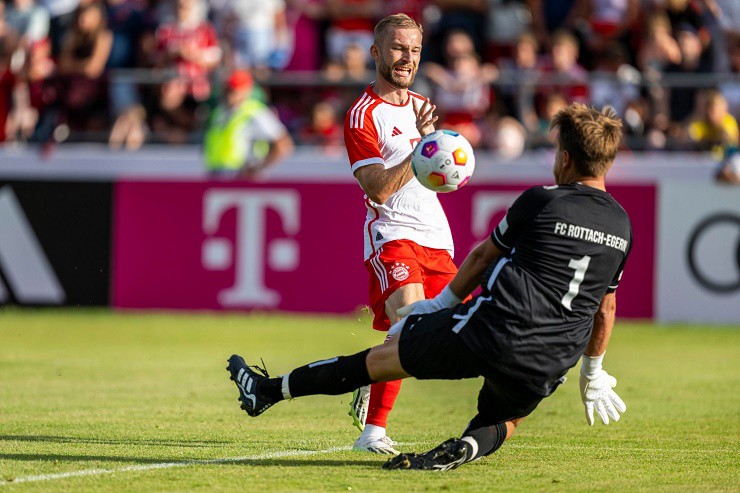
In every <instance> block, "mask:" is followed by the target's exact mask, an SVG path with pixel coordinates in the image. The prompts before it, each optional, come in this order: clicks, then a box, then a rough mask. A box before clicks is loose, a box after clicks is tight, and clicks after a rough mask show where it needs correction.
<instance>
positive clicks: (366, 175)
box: [345, 96, 437, 204]
mask: <svg viewBox="0 0 740 493" xmlns="http://www.w3.org/2000/svg"><path fill="white" fill-rule="evenodd" d="M410 97H412V98H413V96H410ZM412 105H413V107H414V113H415V114H416V128H417V130H418V131H419V133H420V134H421V136H422V137H423V136H425V135H428V134H430V133H432V132H434V123H435V122H436V121H437V117H436V116H434V110H435V109H436V108H437V107H436V106H435V105H433V104H432V103H431V101H429V99H428V98H427V99H426V100H425V101H424V102H423V103H422V104H421V106H419V104H417V102H416V99H415V98H414V99H413V100H412ZM347 133H348V129H347V126H346V124H345V140H348V137H347ZM352 137H354V136H352V135H350V137H349V138H350V139H351V138H352ZM374 138H375V139H376V140H377V134H374ZM367 140H369V139H366V145H367V144H369V142H367ZM373 144H375V145H376V148H375V149H372V150H371V151H370V152H369V153H368V155H373V154H374V153H377V142H373ZM348 151H349V148H348ZM366 152H367V151H366ZM351 157H352V156H351ZM354 175H355V178H357V181H358V182H359V183H360V186H361V187H362V190H363V191H364V192H365V195H367V197H368V198H369V199H370V200H372V201H373V202H375V203H376V204H384V203H385V201H386V200H388V199H389V198H390V196H391V195H393V194H394V193H396V192H397V191H399V190H400V189H401V188H402V187H403V186H404V185H406V184H407V183H408V182H409V181H411V180H412V179H413V178H414V172H413V171H412V170H411V153H409V155H408V156H407V157H406V159H404V160H403V161H401V162H400V163H399V164H397V165H396V166H393V167H392V168H387V169H386V168H385V167H384V166H383V165H382V164H370V165H366V166H362V167H360V168H357V169H356V170H355V171H354Z"/></svg>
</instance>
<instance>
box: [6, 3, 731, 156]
mask: <svg viewBox="0 0 740 493" xmlns="http://www.w3.org/2000/svg"><path fill="white" fill-rule="evenodd" d="M396 12H405V13H407V14H408V15H410V16H412V17H413V18H414V19H416V20H417V21H418V22H420V23H421V24H422V25H423V27H424V41H425V47H424V51H423V54H422V59H423V62H422V64H421V66H420V69H419V74H418V76H417V81H416V83H415V86H414V89H415V90H417V91H418V92H421V93H422V94H425V95H429V96H430V97H431V98H432V100H433V102H434V103H435V104H436V105H437V107H438V113H439V116H440V120H441V126H444V127H446V128H452V129H456V130H458V131H459V132H460V133H462V134H464V135H465V136H466V137H467V138H468V139H469V140H470V142H471V143H472V144H473V145H474V146H475V147H477V148H487V149H490V150H492V151H494V152H497V153H499V154H500V155H502V156H504V157H515V156H517V155H519V154H520V153H521V152H522V150H523V149H525V148H533V147H537V146H540V145H546V144H547V142H548V141H547V139H548V136H547V124H548V121H549V119H550V117H551V116H552V115H553V114H554V113H555V112H557V110H558V109H559V108H561V107H563V106H564V105H566V104H568V103H569V102H571V101H583V102H589V103H591V104H594V105H596V106H601V105H605V104H610V105H612V106H614V107H615V108H616V110H617V111H618V112H619V114H620V115H621V116H622V118H623V120H624V123H625V130H626V138H625V146H626V147H629V148H632V149H670V150H709V151H712V152H714V153H716V154H717V155H718V156H719V155H721V154H722V153H724V152H726V151H727V150H728V149H734V148H736V147H737V145H738V138H739V136H738V125H737V121H736V117H737V116H738V115H739V114H740V76H739V75H738V74H740V1H738V0H559V1H546V0H386V1H382V0H105V1H103V0H4V1H2V2H0V141H7V142H34V143H38V144H40V145H41V146H42V148H43V147H44V146H52V147H53V146H54V145H56V144H57V143H59V142H63V141H104V142H108V143H109V145H110V146H112V147H114V148H126V149H137V148H138V147H140V146H141V145H142V144H144V143H171V144H178V143H202V142H203V139H204V135H205V134H207V129H208V128H209V124H210V123H209V120H210V119H212V118H213V115H214V112H216V111H215V109H216V108H218V107H219V105H220V104H222V102H223V101H225V100H226V99H227V98H228V97H229V93H230V91H231V92H233V91H234V90H235V85H236V86H239V87H237V89H239V91H240V94H241V96H240V97H241V99H242V100H243V99H245V98H246V99H250V100H255V101H259V102H261V103H262V104H263V105H264V106H265V107H269V108H270V109H271V111H272V112H273V113H274V115H276V116H277V118H276V119H275V121H271V120H270V118H268V117H266V115H262V116H261V120H263V121H264V122H267V123H265V125H268V127H270V129H269V131H268V132H266V134H267V135H271V136H273V138H272V140H280V139H283V137H284V136H285V135H283V134H286V135H288V136H289V137H290V140H291V141H294V142H297V143H299V144H311V145H316V146H321V147H322V148H323V149H325V150H326V152H330V153H331V152H341V144H342V120H343V117H344V113H345V111H346V109H347V108H348V107H349V105H350V104H351V102H352V101H353V100H354V99H355V98H356V97H357V96H358V95H359V94H360V91H361V90H362V88H364V86H365V85H366V84H367V83H368V82H369V81H370V80H372V78H373V77H374V74H373V72H372V59H371V58H370V56H369V46H370V45H371V44H372V41H373V34H372V30H373V27H374V25H375V22H376V21H377V20H378V19H379V18H380V17H383V16H385V15H387V14H390V13H396ZM234 74H237V76H236V77H235V76H234ZM240 81H241V82H240ZM255 111H256V110H255ZM216 113H217V112H216ZM245 118H246V117H245ZM259 125H260V124H259V123H257V124H255V131H256V130H257V127H259ZM257 133H259V132H257ZM259 140H260V139H259V138H255V143H257V144H258V143H259ZM283 140H284V139H283Z"/></svg>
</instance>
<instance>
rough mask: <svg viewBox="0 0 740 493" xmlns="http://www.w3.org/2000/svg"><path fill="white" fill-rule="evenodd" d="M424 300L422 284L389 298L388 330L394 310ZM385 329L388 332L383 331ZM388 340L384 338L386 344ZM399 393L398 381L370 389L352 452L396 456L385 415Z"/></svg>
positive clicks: (407, 286) (394, 317) (404, 288)
mask: <svg viewBox="0 0 740 493" xmlns="http://www.w3.org/2000/svg"><path fill="white" fill-rule="evenodd" d="M422 299H424V286H423V284H421V283H411V284H404V285H402V286H400V287H398V289H396V290H395V291H393V293H392V294H391V295H390V296H388V299H387V300H386V302H385V313H386V317H387V319H388V320H389V327H390V326H391V325H393V324H395V323H396V322H397V321H398V316H397V315H396V310H398V309H399V308H401V307H403V306H406V305H408V304H411V303H414V302H416V301H419V300H422ZM386 330H387V329H386ZM388 340H389V337H388V336H386V339H385V342H388ZM400 391H401V380H392V381H388V382H383V381H379V382H377V383H374V384H372V385H371V386H370V397H369V400H368V410H367V419H366V423H365V428H364V430H363V431H362V434H361V435H360V437H359V438H358V439H357V441H356V442H355V447H354V448H355V450H381V451H383V452H384V453H391V454H396V453H398V452H397V450H396V449H395V448H393V445H394V443H393V441H392V440H390V439H389V438H387V435H386V426H387V423H388V415H389V414H390V412H391V409H393V406H394V405H395V403H396V399H397V398H398V394H399V392H400Z"/></svg>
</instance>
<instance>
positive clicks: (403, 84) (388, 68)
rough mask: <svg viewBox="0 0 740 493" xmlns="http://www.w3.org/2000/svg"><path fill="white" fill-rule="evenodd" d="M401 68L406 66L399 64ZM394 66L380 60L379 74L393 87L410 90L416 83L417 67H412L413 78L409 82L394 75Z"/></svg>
mask: <svg viewBox="0 0 740 493" xmlns="http://www.w3.org/2000/svg"><path fill="white" fill-rule="evenodd" d="M397 65H398V66H399V67H402V66H404V64H401V63H399V64H397ZM393 68H394V66H393V65H389V64H387V63H385V61H384V60H382V59H381V60H378V73H379V74H380V76H381V77H383V78H384V79H385V81H386V82H388V83H389V84H390V85H392V86H393V87H397V88H399V89H408V88H409V87H411V85H412V84H413V83H414V78H415V77H416V70H417V67H414V66H413V65H412V66H411V76H410V77H409V78H408V81H407V80H403V79H401V78H399V77H397V76H396V74H395V73H393Z"/></svg>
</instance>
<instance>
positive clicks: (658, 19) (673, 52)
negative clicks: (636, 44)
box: [637, 12, 681, 73]
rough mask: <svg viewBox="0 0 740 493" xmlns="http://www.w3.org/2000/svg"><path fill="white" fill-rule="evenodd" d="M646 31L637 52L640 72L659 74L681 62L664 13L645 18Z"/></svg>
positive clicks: (679, 51) (676, 44) (678, 50)
mask: <svg viewBox="0 0 740 493" xmlns="http://www.w3.org/2000/svg"><path fill="white" fill-rule="evenodd" d="M646 31H647V35H646V36H645V37H644V38H643V39H642V43H641V45H640V48H639V49H638V50H637V67H638V68H639V69H640V70H641V71H643V72H647V73H650V72H655V73H660V72H662V71H663V69H664V68H665V67H666V66H667V65H669V64H674V65H676V64H679V63H680V62H681V49H680V48H679V46H678V42H677V41H676V39H675V38H674V37H673V33H672V30H671V23H670V20H669V19H668V16H667V15H665V13H663V12H656V13H653V14H651V15H650V16H649V17H648V18H647V22H646Z"/></svg>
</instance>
